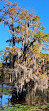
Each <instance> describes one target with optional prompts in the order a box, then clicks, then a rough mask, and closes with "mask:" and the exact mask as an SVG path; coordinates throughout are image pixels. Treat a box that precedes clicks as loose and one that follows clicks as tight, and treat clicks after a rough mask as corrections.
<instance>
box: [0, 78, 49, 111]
mask: <svg viewBox="0 0 49 111" xmlns="http://www.w3.org/2000/svg"><path fill="white" fill-rule="evenodd" d="M26 87H27V88H26ZM25 88H26V90H25ZM25 88H24V87H23V89H22V92H21V93H20V92H19V93H17V90H16V89H15V88H14V89H13V85H12V84H8V83H7V82H6V83H5V82H4V80H3V79H0V110H4V108H5V107H6V105H7V106H8V107H9V106H10V105H12V106H13V105H15V104H18V105H19V104H21V105H22V104H23V105H29V106H30V105H31V106H35V105H36V104H38V105H39V106H40V105H44V104H47V103H49V91H48V89H47V90H43V92H42V91H41V90H39V89H38V88H36V86H34V81H30V82H29V83H28V84H26V83H25ZM43 111H48V108H47V109H46V110H43Z"/></svg>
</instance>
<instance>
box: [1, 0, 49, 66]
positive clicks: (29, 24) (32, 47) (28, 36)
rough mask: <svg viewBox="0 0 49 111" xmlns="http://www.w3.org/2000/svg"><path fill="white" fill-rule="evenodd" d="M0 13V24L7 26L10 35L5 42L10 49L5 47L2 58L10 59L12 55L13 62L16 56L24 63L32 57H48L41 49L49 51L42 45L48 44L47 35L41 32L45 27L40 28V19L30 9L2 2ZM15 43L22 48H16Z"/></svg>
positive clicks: (48, 35) (5, 0)
mask: <svg viewBox="0 0 49 111" xmlns="http://www.w3.org/2000/svg"><path fill="white" fill-rule="evenodd" d="M0 13H1V16H0V22H2V23H3V24H4V25H6V26H8V31H9V32H10V35H11V37H10V39H9V40H8V38H7V41H6V42H10V43H11V46H12V48H11V47H6V50H5V52H4V56H3V57H4V58H8V57H10V55H11V54H12V56H13V61H14V57H15V56H17V55H18V58H19V59H22V61H26V60H28V59H29V60H31V59H32V56H35V57H37V58H45V57H46V56H47V55H48V54H47V55H46V54H43V53H42V50H41V49H42V48H43V49H44V50H48V51H49V45H47V48H46V47H45V46H44V44H43V43H46V42H49V34H46V33H44V32H43V30H44V29H45V27H44V26H42V23H41V22H40V17H39V16H38V15H35V13H34V11H33V10H32V9H30V10H26V9H24V8H21V7H19V5H18V3H12V2H10V1H8V0H4V5H3V8H2V9H0ZM16 43H18V45H19V43H20V44H21V43H22V47H21V48H18V47H16ZM45 55H46V56H45ZM48 56H49V55H48ZM48 56H47V60H48ZM13 65H14V63H13Z"/></svg>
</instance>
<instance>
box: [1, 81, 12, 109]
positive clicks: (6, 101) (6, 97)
mask: <svg viewBox="0 0 49 111" xmlns="http://www.w3.org/2000/svg"><path fill="white" fill-rule="evenodd" d="M10 87H11V86H9V85H6V84H3V83H0V110H1V109H4V107H3V105H4V106H5V105H8V106H9V105H10V104H11V101H10V99H11V97H12V95H11V92H10V90H9V89H10Z"/></svg>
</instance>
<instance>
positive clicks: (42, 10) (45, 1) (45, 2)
mask: <svg viewBox="0 0 49 111" xmlns="http://www.w3.org/2000/svg"><path fill="white" fill-rule="evenodd" d="M9 1H11V2H13V3H14V2H19V6H21V7H22V8H26V9H32V8H33V9H34V10H35V12H36V14H37V15H39V16H40V17H41V19H40V22H42V23H43V26H45V28H46V29H45V30H44V32H45V33H49V0H9ZM0 5H1V6H2V5H3V4H2V2H1V4H0ZM8 38H10V37H9V33H8V31H7V27H4V26H3V25H2V24H0V50H2V49H4V47H5V46H8V44H7V43H6V40H7V39H8Z"/></svg>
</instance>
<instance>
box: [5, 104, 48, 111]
mask: <svg viewBox="0 0 49 111" xmlns="http://www.w3.org/2000/svg"><path fill="white" fill-rule="evenodd" d="M48 106H49V104H45V105H42V106H41V105H38V104H36V105H34V106H28V105H21V104H17V105H14V106H11V107H8V106H6V107H5V109H4V111H43V109H44V111H46V108H47V111H48Z"/></svg>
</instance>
